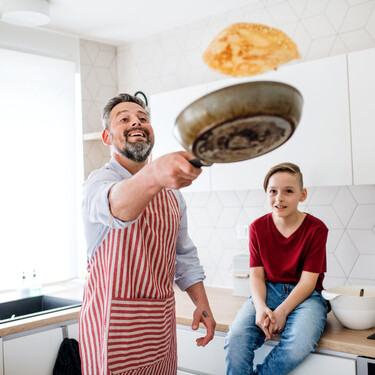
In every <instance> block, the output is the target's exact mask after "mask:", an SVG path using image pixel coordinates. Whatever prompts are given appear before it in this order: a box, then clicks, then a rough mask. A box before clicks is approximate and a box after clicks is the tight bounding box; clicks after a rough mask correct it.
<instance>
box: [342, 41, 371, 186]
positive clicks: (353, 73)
mask: <svg viewBox="0 0 375 375" xmlns="http://www.w3.org/2000/svg"><path fill="white" fill-rule="evenodd" d="M374 66H375V48H371V49H367V50H363V51H359V52H352V53H349V54H348V72H349V93H350V117H351V130H352V152H353V175H354V176H353V177H354V184H355V185H360V184H374V183H375V168H374V165H375V147H374V139H375V117H374V98H375V70H374Z"/></svg>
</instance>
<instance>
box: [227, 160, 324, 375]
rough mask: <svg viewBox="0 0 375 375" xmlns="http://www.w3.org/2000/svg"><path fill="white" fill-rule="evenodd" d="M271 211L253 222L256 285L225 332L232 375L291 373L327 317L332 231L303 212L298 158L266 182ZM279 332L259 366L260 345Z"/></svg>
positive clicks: (277, 168) (253, 281)
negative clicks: (326, 284) (326, 285)
mask: <svg viewBox="0 0 375 375" xmlns="http://www.w3.org/2000/svg"><path fill="white" fill-rule="evenodd" d="M263 187H264V190H265V192H266V194H267V200H268V202H269V205H270V208H271V213H269V214H267V215H265V216H262V217H261V218H259V219H257V220H255V221H254V222H253V223H252V224H251V226H250V241H249V246H250V289H251V292H252V295H251V297H250V299H249V300H248V301H247V302H245V304H244V305H243V307H242V308H241V310H240V311H239V312H238V314H237V316H236V318H235V320H234V322H233V324H232V325H231V327H230V331H229V333H228V335H227V337H226V345H225V349H226V350H227V357H226V365H227V375H234V374H235V375H245V374H246V375H247V374H269V375H275V374H277V375H282V374H288V373H289V372H291V371H292V370H293V369H295V368H296V367H297V366H298V365H299V364H300V363H301V362H303V360H304V359H305V358H306V357H307V356H308V355H309V353H310V352H311V351H313V350H314V347H315V346H316V344H317V343H318V341H319V338H320V336H321V334H322V332H323V329H324V326H325V323H326V319H327V311H328V308H327V303H326V301H325V300H324V298H323V297H322V296H321V290H322V289H323V285H322V281H323V277H324V274H323V273H324V272H325V271H326V241H327V235H328V229H327V227H326V226H325V225H324V223H323V222H322V221H320V220H319V219H317V218H315V217H313V216H312V215H309V214H306V213H303V212H301V211H299V210H298V203H299V202H303V201H304V200H305V199H306V197H307V191H306V189H305V188H304V187H303V178H302V173H301V171H300V169H299V167H298V166H297V165H295V164H292V163H282V164H278V165H276V166H274V167H273V168H271V169H270V171H269V172H268V173H267V175H266V177H265V179H264V184H263ZM276 334H280V341H279V343H278V344H277V345H276V346H275V347H274V348H273V350H272V351H271V352H270V353H269V354H268V355H267V357H266V358H265V359H264V361H263V363H262V364H260V365H257V366H256V368H255V369H253V359H254V350H256V349H258V348H259V347H260V346H262V345H263V343H264V342H265V341H267V340H270V339H272V338H273V337H275V335H276Z"/></svg>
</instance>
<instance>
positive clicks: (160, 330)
mask: <svg viewBox="0 0 375 375" xmlns="http://www.w3.org/2000/svg"><path fill="white" fill-rule="evenodd" d="M180 220H181V214H180V210H179V205H178V202H177V200H176V197H175V195H174V194H173V192H172V191H171V190H169V189H163V190H162V191H161V192H160V193H159V194H158V195H157V196H156V197H155V198H154V199H153V200H152V201H151V202H150V203H149V205H148V206H147V208H146V209H145V211H144V212H143V214H142V215H141V217H140V218H139V219H138V220H137V221H136V222H135V223H133V224H132V225H131V226H129V227H127V228H124V229H112V230H111V231H110V232H109V233H108V236H107V237H106V239H105V240H104V241H103V243H102V244H101V246H100V247H99V249H98V250H97V251H96V253H95V254H94V256H93V258H92V260H91V261H90V263H89V277H88V280H87V283H86V285H85V290H84V299H83V305H82V308H81V313H80V324H79V329H80V332H79V339H80V353H81V361H82V374H84V375H99V374H100V375H104V374H111V375H112V374H126V375H140V374H149V375H158V374H160V375H172V374H173V375H175V374H176V372H177V345H176V324H175V302H174V294H173V280H174V273H175V259H176V241H177V235H178V228H179V223H180Z"/></svg>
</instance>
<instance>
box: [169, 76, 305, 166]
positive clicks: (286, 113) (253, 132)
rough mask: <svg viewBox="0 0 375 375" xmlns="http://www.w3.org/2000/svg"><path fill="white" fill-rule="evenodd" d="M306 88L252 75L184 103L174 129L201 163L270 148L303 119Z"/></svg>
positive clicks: (229, 159)
mask: <svg viewBox="0 0 375 375" xmlns="http://www.w3.org/2000/svg"><path fill="white" fill-rule="evenodd" d="M302 107H303V99H302V95H301V93H300V92H299V91H298V90H297V89H295V88H294V87H292V86H290V85H287V84H285V83H280V82H274V81H253V82H245V83H240V84H237V85H232V86H228V87H225V88H222V89H220V90H217V91H214V92H211V93H209V94H207V95H205V96H203V97H201V98H199V99H197V100H196V101H194V102H193V103H191V104H190V105H189V106H187V107H186V108H185V109H183V110H182V111H181V112H180V114H179V115H178V116H177V119H176V122H175V126H174V135H175V137H176V139H177V140H178V141H179V142H180V144H181V145H182V146H183V147H184V148H185V149H186V150H187V151H188V152H190V153H191V154H193V155H194V156H195V158H194V159H192V160H190V162H191V163H192V164H193V165H194V166H195V167H197V168H199V167H202V166H209V165H212V164H213V163H231V162H237V161H242V160H248V159H252V158H255V157H257V156H260V155H263V154H266V153H267V152H270V151H272V150H274V149H275V148H277V147H279V146H281V145H282V144H283V143H285V142H286V141H287V140H288V139H289V138H290V137H291V136H292V135H293V133H294V131H295V130H296V128H297V126H298V123H299V121H300V119H301V114H302Z"/></svg>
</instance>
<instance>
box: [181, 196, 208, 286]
mask: <svg viewBox="0 0 375 375" xmlns="http://www.w3.org/2000/svg"><path fill="white" fill-rule="evenodd" d="M174 194H175V196H176V198H177V200H178V203H179V205H180V211H181V222H180V227H179V231H178V237H177V243H176V271H175V283H176V284H177V286H178V287H179V288H180V289H181V290H182V291H185V290H186V289H187V288H188V287H189V286H191V285H193V284H196V283H198V282H200V281H203V280H204V279H205V275H204V271H203V267H202V266H201V265H200V262H199V258H198V251H197V248H196V246H195V245H194V243H193V241H192V240H191V238H190V237H189V235H188V222H187V214H186V203H185V200H184V198H183V197H182V194H181V193H180V192H179V191H174Z"/></svg>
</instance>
